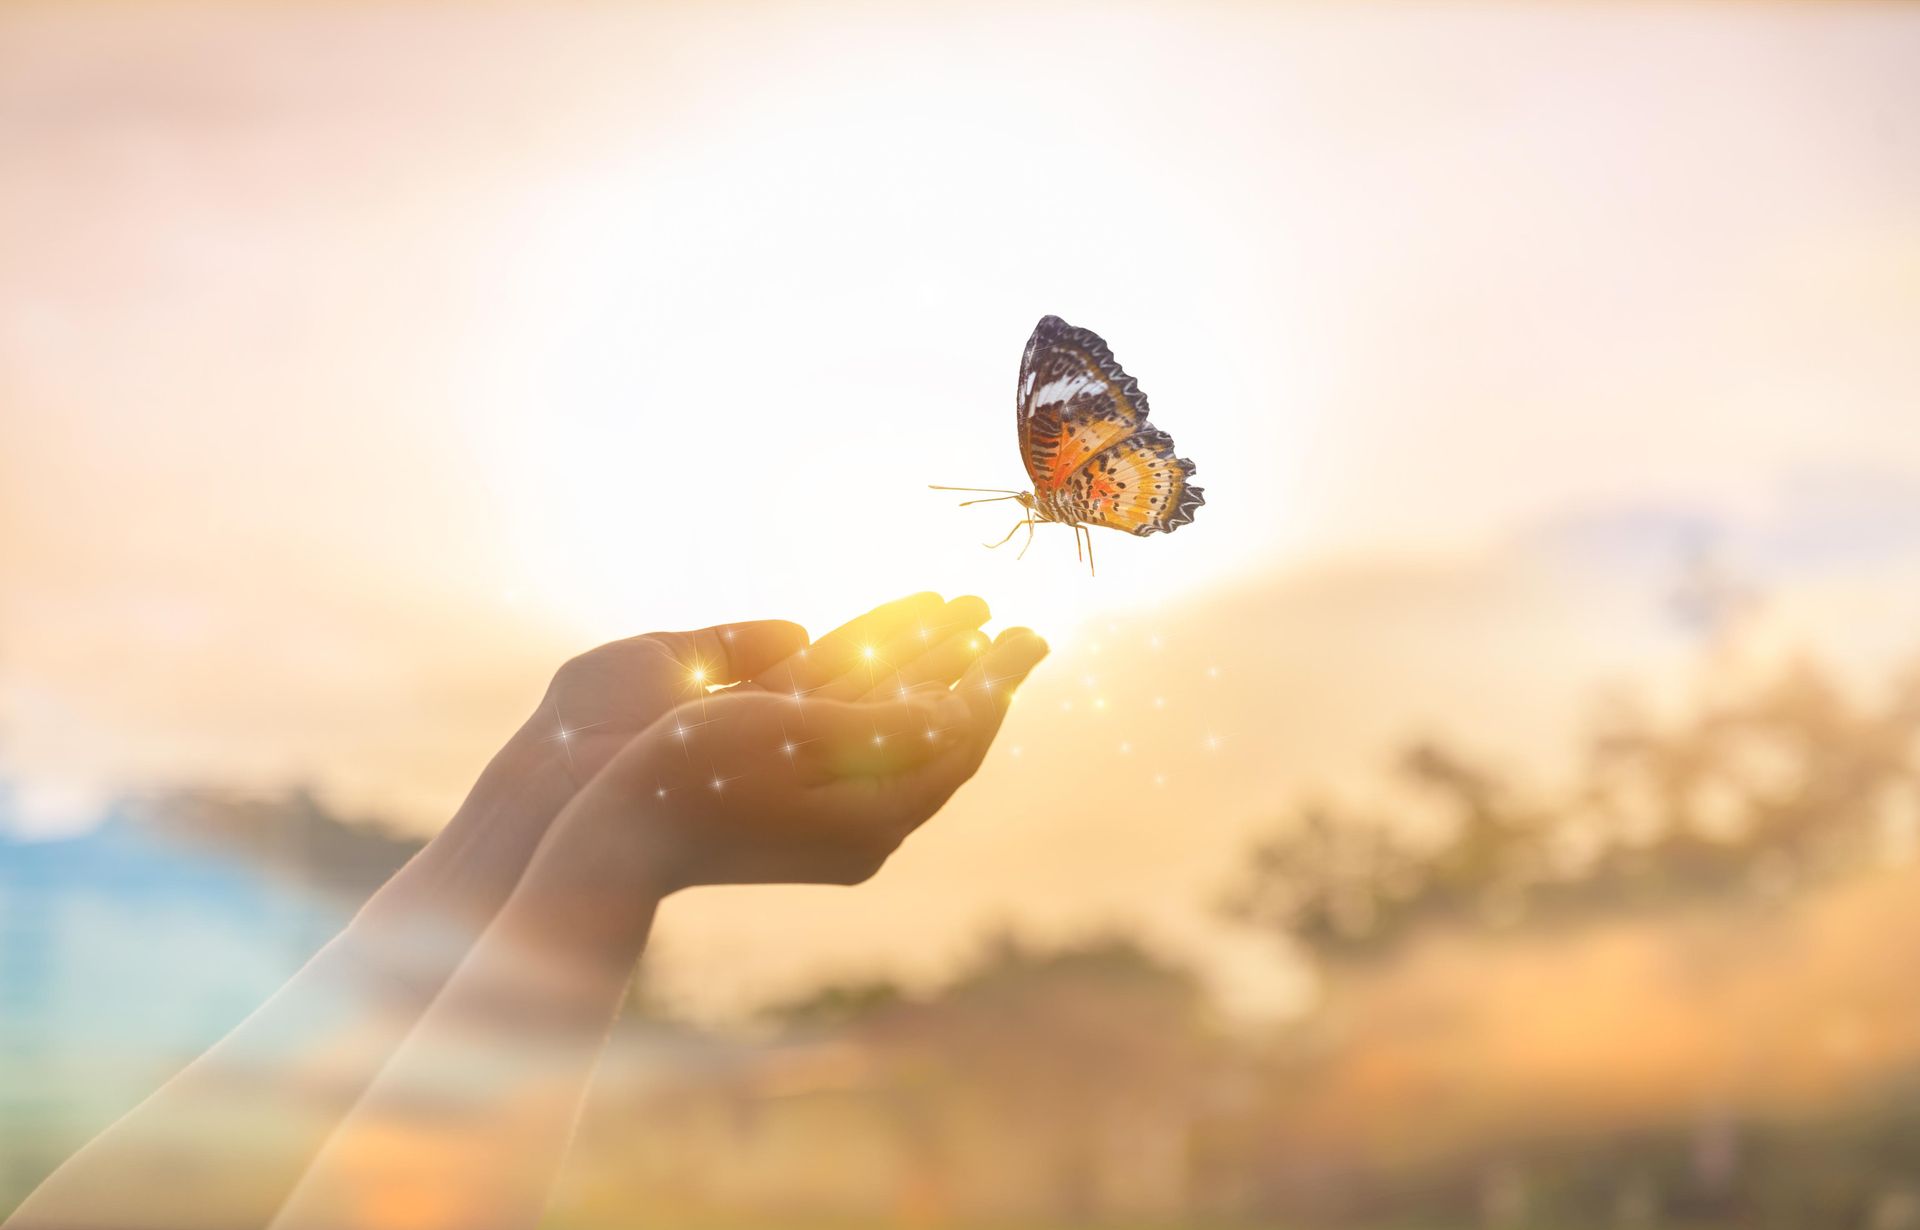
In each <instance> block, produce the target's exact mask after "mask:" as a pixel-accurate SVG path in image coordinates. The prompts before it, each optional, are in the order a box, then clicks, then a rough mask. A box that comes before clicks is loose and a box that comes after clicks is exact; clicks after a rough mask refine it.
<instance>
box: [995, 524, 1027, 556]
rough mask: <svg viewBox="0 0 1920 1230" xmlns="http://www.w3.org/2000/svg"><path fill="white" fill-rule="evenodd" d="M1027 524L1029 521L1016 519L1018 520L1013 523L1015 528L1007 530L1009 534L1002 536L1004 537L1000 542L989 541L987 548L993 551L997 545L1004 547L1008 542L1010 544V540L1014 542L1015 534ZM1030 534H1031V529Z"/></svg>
mask: <svg viewBox="0 0 1920 1230" xmlns="http://www.w3.org/2000/svg"><path fill="white" fill-rule="evenodd" d="M1026 524H1028V523H1027V522H1025V521H1016V522H1014V523H1013V528H1012V529H1010V530H1008V531H1007V536H1006V537H1005V538H1002V539H1001V540H1000V541H999V542H990V543H988V544H987V550H989V551H991V550H993V549H994V548H995V547H1004V546H1006V545H1007V544H1008V543H1009V542H1012V541H1013V536H1014V535H1015V534H1018V533H1019V532H1020V527H1021V526H1023V525H1026ZM1029 535H1031V531H1029Z"/></svg>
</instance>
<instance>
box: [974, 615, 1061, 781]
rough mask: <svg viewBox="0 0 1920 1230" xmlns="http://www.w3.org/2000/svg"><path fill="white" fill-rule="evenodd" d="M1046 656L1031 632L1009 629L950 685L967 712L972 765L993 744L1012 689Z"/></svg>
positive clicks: (1010, 702)
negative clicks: (952, 685) (955, 682)
mask: <svg viewBox="0 0 1920 1230" xmlns="http://www.w3.org/2000/svg"><path fill="white" fill-rule="evenodd" d="M1047 653H1048V647H1047V643H1046V641H1044V640H1042V639H1041V638H1040V636H1039V635H1038V634H1037V633H1035V632H1034V631H1033V629H1031V628H1009V629H1007V630H1006V631H1005V632H1002V633H1001V634H1000V635H999V636H998V637H996V638H994V642H993V644H992V645H991V646H990V647H988V649H987V651H986V652H985V653H983V654H981V655H980V659H979V661H977V662H975V663H974V664H973V665H972V666H971V667H969V668H968V669H967V673H966V674H965V675H963V676H961V678H960V682H959V683H958V684H956V685H954V694H955V695H956V696H959V697H960V698H962V699H963V700H964V701H965V702H966V703H967V707H968V710H969V722H968V727H969V732H970V735H971V740H972V748H973V755H974V760H973V763H974V764H975V765H978V764H979V763H980V761H981V760H983V759H985V757H986V754H987V749H988V748H989V747H991V746H992V745H993V737H994V736H995V735H996V734H998V733H999V731H1000V723H1001V722H1002V721H1003V720H1005V718H1006V716H1007V706H1009V705H1011V704H1012V703H1013V694H1014V692H1015V690H1016V689H1018V688H1019V686H1020V685H1021V684H1022V683H1025V682H1026V679H1027V676H1028V675H1029V674H1031V673H1032V671H1033V668H1034V667H1036V666H1038V665H1039V664H1040V660H1041V659H1042V658H1044V657H1046V656H1047Z"/></svg>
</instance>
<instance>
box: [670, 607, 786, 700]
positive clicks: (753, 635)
mask: <svg viewBox="0 0 1920 1230" xmlns="http://www.w3.org/2000/svg"><path fill="white" fill-rule="evenodd" d="M653 639H654V640H655V641H657V642H659V643H660V644H662V645H664V646H665V647H666V649H667V652H668V653H670V654H672V655H673V657H674V659H675V660H676V661H677V662H679V663H680V665H681V666H682V667H683V668H685V670H686V672H687V682H688V684H689V685H690V686H693V687H705V686H707V685H710V684H722V683H738V682H739V681H740V680H742V679H751V678H753V677H754V676H755V675H757V674H759V673H760V672H761V671H764V670H766V669H767V668H768V667H770V666H772V665H773V664H774V663H776V662H779V661H781V660H783V659H785V658H786V657H788V656H789V655H791V654H794V653H797V652H798V651H800V650H801V649H803V648H805V647H806V644H807V630H806V629H805V628H802V627H801V626H800V625H799V624H796V623H790V622H788V621H787V620H784V619H753V620H748V621H747V622H745V623H738V624H716V625H715V626H713V627H711V628H698V629H695V630H694V631H692V632H656V633H653Z"/></svg>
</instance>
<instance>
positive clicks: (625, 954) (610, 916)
mask: <svg viewBox="0 0 1920 1230" xmlns="http://www.w3.org/2000/svg"><path fill="white" fill-rule="evenodd" d="M596 794H597V792H595V791H593V790H591V789H589V790H586V791H582V792H581V793H580V794H579V795H577V796H576V797H575V799H574V800H573V802H571V803H569V804H568V806H566V807H565V808H563V809H562V810H561V813H560V815H559V816H558V817H556V818H555V820H554V822H553V824H552V825H551V826H550V828H549V829H548V832H547V834H546V838H545V840H543V841H542V842H541V843H540V849H539V852H538V853H537V854H536V855H535V856H534V858H533V860H532V863H531V865H530V866H528V868H527V872H526V875H525V876H524V877H522V879H521V881H520V883H519V885H518V887H516V888H515V889H514V891H513V896H512V899H511V900H510V901H509V903H508V906H507V909H506V910H505V911H503V913H504V914H505V915H507V916H508V918H509V921H508V923H507V925H508V927H509V928H510V929H511V930H512V931H513V932H515V934H516V939H517V941H518V942H520V943H522V944H526V945H529V946H531V947H534V948H537V949H540V950H542V951H545V952H547V953H549V954H554V955H562V954H564V955H567V956H571V957H576V958H587V959H595V960H604V961H606V962H609V963H611V964H613V965H616V966H622V965H630V964H631V963H632V962H633V961H634V960H635V959H636V958H638V957H639V955H640V952H641V950H642V949H643V948H644V947H645V946H646V939H647V933H648V931H649V930H650V929H651V927H652V923H653V916H654V911H655V910H656V909H657V908H658V906H659V904H660V900H661V899H662V898H663V897H665V896H666V895H667V894H668V893H669V892H671V891H673V885H672V883H671V879H670V877H669V876H668V875H667V874H666V872H667V866H668V864H667V862H666V860H664V859H662V858H661V857H660V852H659V851H658V850H657V849H655V848H654V847H653V846H652V845H651V843H649V841H648V840H647V833H648V832H649V830H650V826H649V825H647V824H646V823H645V817H644V816H640V815H636V814H634V812H633V811H632V809H630V808H621V807H616V806H608V805H607V803H608V800H606V799H604V798H599V797H596Z"/></svg>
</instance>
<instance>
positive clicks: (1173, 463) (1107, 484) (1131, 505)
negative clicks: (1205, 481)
mask: <svg viewBox="0 0 1920 1230" xmlns="http://www.w3.org/2000/svg"><path fill="white" fill-rule="evenodd" d="M1206 502H1207V500H1206V495H1205V494H1204V493H1203V492H1202V491H1201V490H1200V488H1198V487H1196V486H1194V485H1193V463H1192V462H1191V461H1188V460H1187V459H1186V458H1184V457H1176V456H1174V455H1173V437H1172V436H1169V435H1168V434H1167V433H1166V432H1164V431H1161V430H1160V429H1159V428H1158V427H1155V426H1153V425H1152V424H1148V425H1147V426H1145V427H1143V428H1141V429H1140V430H1138V431H1136V432H1134V433H1133V434H1132V435H1130V436H1128V437H1127V438H1125V439H1124V440H1121V441H1120V442H1119V443H1117V444H1112V445H1109V446H1108V447H1107V448H1105V449H1103V450H1101V451H1100V452H1098V453H1095V454H1094V455H1093V458H1092V460H1090V461H1089V462H1088V463H1087V464H1086V465H1085V466H1083V467H1081V468H1080V469H1079V470H1078V471H1076V472H1074V473H1073V474H1072V475H1071V476H1069V477H1068V479H1067V482H1066V486H1065V488H1064V489H1063V490H1062V491H1061V493H1060V496H1059V503H1060V504H1061V505H1062V506H1063V507H1066V508H1068V509H1071V510H1073V511H1076V512H1078V513H1079V516H1077V517H1076V518H1075V520H1079V521H1085V522H1086V523H1087V524H1089V525H1104V526H1106V527H1107V528H1108V529H1115V530H1125V531H1126V532H1127V533H1129V534H1138V535H1140V536H1141V537H1143V538H1144V537H1145V536H1146V535H1148V534H1162V533H1168V532H1171V531H1173V530H1175V529H1178V528H1179V527H1180V526H1183V525H1185V524H1186V523H1187V522H1189V521H1191V520H1193V512H1194V510H1195V509H1196V508H1199V507H1200V506H1201V505H1202V504H1204V503H1206Z"/></svg>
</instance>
